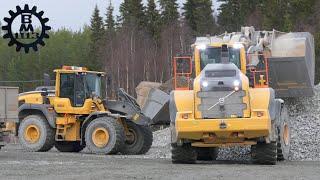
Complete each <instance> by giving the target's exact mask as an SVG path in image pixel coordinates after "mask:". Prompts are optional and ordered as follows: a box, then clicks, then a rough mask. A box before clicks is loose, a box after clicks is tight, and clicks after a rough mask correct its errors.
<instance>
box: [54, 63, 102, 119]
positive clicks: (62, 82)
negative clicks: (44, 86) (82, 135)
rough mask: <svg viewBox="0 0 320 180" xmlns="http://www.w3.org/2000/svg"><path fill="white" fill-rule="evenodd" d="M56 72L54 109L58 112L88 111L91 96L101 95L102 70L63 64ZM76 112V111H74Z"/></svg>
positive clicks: (81, 112)
mask: <svg viewBox="0 0 320 180" xmlns="http://www.w3.org/2000/svg"><path fill="white" fill-rule="evenodd" d="M55 72H56V87H55V88H56V94H55V103H54V106H55V109H56V111H60V112H64V111H65V112H67V111H70V110H71V111H72V110H75V111H80V112H78V113H80V114H83V113H86V112H88V111H90V108H91V104H92V98H93V97H101V94H102V93H101V79H102V76H103V73H102V72H95V71H88V70H87V69H86V68H82V67H74V66H63V68H62V69H58V70H55ZM76 114H77V113H76Z"/></svg>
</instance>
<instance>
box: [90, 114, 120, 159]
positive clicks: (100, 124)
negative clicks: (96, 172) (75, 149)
mask: <svg viewBox="0 0 320 180" xmlns="http://www.w3.org/2000/svg"><path fill="white" fill-rule="evenodd" d="M97 129H103V130H106V131H107V133H108V141H107V143H106V144H104V145H102V146H97V144H95V143H94V141H93V133H94V132H95V131H96V130H97ZM124 141H125V134H124V129H123V126H122V124H121V123H119V122H118V121H117V120H116V119H114V118H112V117H100V118H97V119H94V120H93V121H91V122H90V124H89V125H88V127H87V128H86V131H85V142H86V146H87V147H88V149H89V151H90V152H92V153H94V154H116V153H118V152H119V151H120V150H121V149H122V148H123V146H124Z"/></svg>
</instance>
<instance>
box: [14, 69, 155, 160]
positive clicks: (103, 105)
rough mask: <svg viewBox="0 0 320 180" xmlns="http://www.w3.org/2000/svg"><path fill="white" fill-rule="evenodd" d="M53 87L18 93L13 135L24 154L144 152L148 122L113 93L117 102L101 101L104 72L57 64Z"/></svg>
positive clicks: (132, 103) (149, 141) (129, 100)
mask: <svg viewBox="0 0 320 180" xmlns="http://www.w3.org/2000/svg"><path fill="white" fill-rule="evenodd" d="M55 73H56V82H55V87H53V88H52V89H50V87H47V88H46V87H42V88H40V89H37V90H36V91H31V92H25V93H22V94H20V95H19V104H20V106H19V122H18V123H17V127H18V137H19V141H20V143H21V144H22V146H23V148H24V149H26V150H28V151H48V150H50V149H51V148H52V147H53V146H55V147H56V148H57V149H58V150H59V151H61V152H79V151H81V150H82V149H83V148H84V147H87V148H88V150H89V151H91V152H92V153H95V154H116V153H119V152H120V153H122V154H144V153H146V152H147V151H148V150H149V149H150V147H151V144H152V140H153V137H152V132H151V130H150V128H149V127H148V123H149V122H150V119H149V118H148V117H146V116H144V114H143V113H141V110H140V107H139V106H138V105H137V103H135V100H134V99H133V98H132V97H131V96H129V95H128V94H127V93H125V92H124V91H123V90H122V89H120V90H119V94H118V95H119V98H118V99H117V100H102V99H101V79H102V76H103V75H104V73H102V72H95V71H88V70H87V69H86V68H82V67H75V66H63V68H62V69H57V70H55Z"/></svg>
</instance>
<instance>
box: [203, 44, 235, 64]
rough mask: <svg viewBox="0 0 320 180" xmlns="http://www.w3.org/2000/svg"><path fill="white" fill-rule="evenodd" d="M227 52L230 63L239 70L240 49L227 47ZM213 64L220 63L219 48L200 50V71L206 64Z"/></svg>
mask: <svg viewBox="0 0 320 180" xmlns="http://www.w3.org/2000/svg"><path fill="white" fill-rule="evenodd" d="M228 50H229V59H230V62H231V63H234V64H235V65H236V66H237V67H238V68H239V69H240V49H235V48H232V47H229V48H228ZM215 63H221V47H214V48H213V47H209V48H206V49H204V50H200V66H201V70H202V69H203V68H204V67H205V66H206V65H207V64H215Z"/></svg>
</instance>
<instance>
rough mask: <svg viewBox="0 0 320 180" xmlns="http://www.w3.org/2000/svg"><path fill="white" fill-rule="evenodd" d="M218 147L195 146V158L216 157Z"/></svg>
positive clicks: (202, 159)
mask: <svg viewBox="0 0 320 180" xmlns="http://www.w3.org/2000/svg"><path fill="white" fill-rule="evenodd" d="M218 152H219V149H218V148H197V160H200V161H213V160H216V159H217V156H218Z"/></svg>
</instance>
